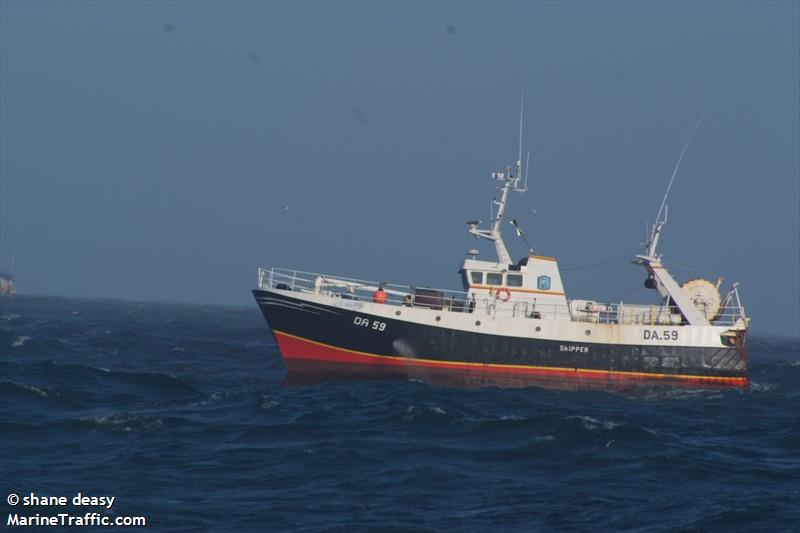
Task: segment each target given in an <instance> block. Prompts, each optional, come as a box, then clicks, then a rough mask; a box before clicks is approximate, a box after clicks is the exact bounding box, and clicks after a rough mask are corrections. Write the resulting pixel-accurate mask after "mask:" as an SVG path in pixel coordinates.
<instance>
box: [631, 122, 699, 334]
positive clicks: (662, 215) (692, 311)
mask: <svg viewBox="0 0 800 533" xmlns="http://www.w3.org/2000/svg"><path fill="white" fill-rule="evenodd" d="M702 120H703V116H702V115H700V118H698V119H697V123H695V125H694V128H693V129H692V133H691V134H689V138H688V139H686V143H685V144H684V145H683V149H682V150H681V155H680V156H679V157H678V161H677V163H675V168H674V170H673V171H672V176H671V177H670V179H669V184H668V185H667V191H666V192H665V193H664V198H663V199H662V200H661V206H660V207H659V209H658V215H657V216H656V222H655V224H653V228H652V231H651V233H650V237H649V238H648V240H647V244H646V245H645V248H646V252H645V254H643V255H642V254H640V255H637V256H636V260H635V261H634V262H635V263H638V264H640V265H642V266H643V267H644V268H645V269H646V270H647V273H648V276H649V279H652V280H653V281H654V282H655V287H653V288H655V289H657V290H658V293H659V294H660V295H661V297H662V298H663V299H664V300H665V301H670V300H672V302H674V304H675V306H676V307H678V309H680V312H681V314H682V315H683V317H684V318H685V319H686V321H687V322H688V323H689V324H691V325H703V326H707V325H708V324H709V321H708V319H707V318H706V317H705V315H704V314H703V313H701V312H700V311H699V310H698V309H697V307H696V306H695V305H694V302H692V300H691V298H689V296H688V295H687V294H686V292H685V291H684V290H683V289H682V288H681V286H680V285H678V283H677V282H676V281H675V279H674V278H673V277H672V276H671V275H670V273H669V272H667V269H666V268H664V265H663V264H662V262H661V257H662V256H661V254H659V253H658V252H657V248H658V239H659V237H661V230H662V229H663V228H664V224H666V223H667V214H668V212H669V208H668V207H667V198H668V197H669V192H670V190H671V189H672V183H673V182H674V181H675V176H676V175H677V174H678V168H679V167H680V164H681V161H683V156H684V155H686V149H687V148H689V143H691V141H692V137H694V134H695V132H696V131H697V127H698V126H700V122H701V121H702Z"/></svg>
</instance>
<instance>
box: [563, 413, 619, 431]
mask: <svg viewBox="0 0 800 533" xmlns="http://www.w3.org/2000/svg"><path fill="white" fill-rule="evenodd" d="M575 418H577V419H579V420H580V421H581V423H582V424H583V427H585V428H586V429H588V430H590V431H594V430H596V429H601V428H602V429H614V428H615V427H617V426H619V424H618V423H617V422H603V421H602V420H598V419H596V418H592V417H591V416H584V415H574V416H569V417H567V419H568V420H570V419H575Z"/></svg>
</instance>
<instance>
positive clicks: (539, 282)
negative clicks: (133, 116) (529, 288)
mask: <svg viewBox="0 0 800 533" xmlns="http://www.w3.org/2000/svg"><path fill="white" fill-rule="evenodd" d="M536 288H537V289H539V290H540V291H549V290H550V276H539V277H538V278H537V279H536Z"/></svg>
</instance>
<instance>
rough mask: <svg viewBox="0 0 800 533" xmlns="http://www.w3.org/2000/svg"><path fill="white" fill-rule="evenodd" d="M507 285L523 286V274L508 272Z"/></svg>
mask: <svg viewBox="0 0 800 533" xmlns="http://www.w3.org/2000/svg"><path fill="white" fill-rule="evenodd" d="M506 285H508V286H509V287H522V276H521V275H519V274H506Z"/></svg>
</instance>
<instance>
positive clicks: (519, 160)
mask: <svg viewBox="0 0 800 533" xmlns="http://www.w3.org/2000/svg"><path fill="white" fill-rule="evenodd" d="M524 110H525V93H522V94H521V95H520V97H519V152H517V153H518V157H517V165H518V166H519V165H521V164H522V113H523V111H524Z"/></svg>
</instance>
